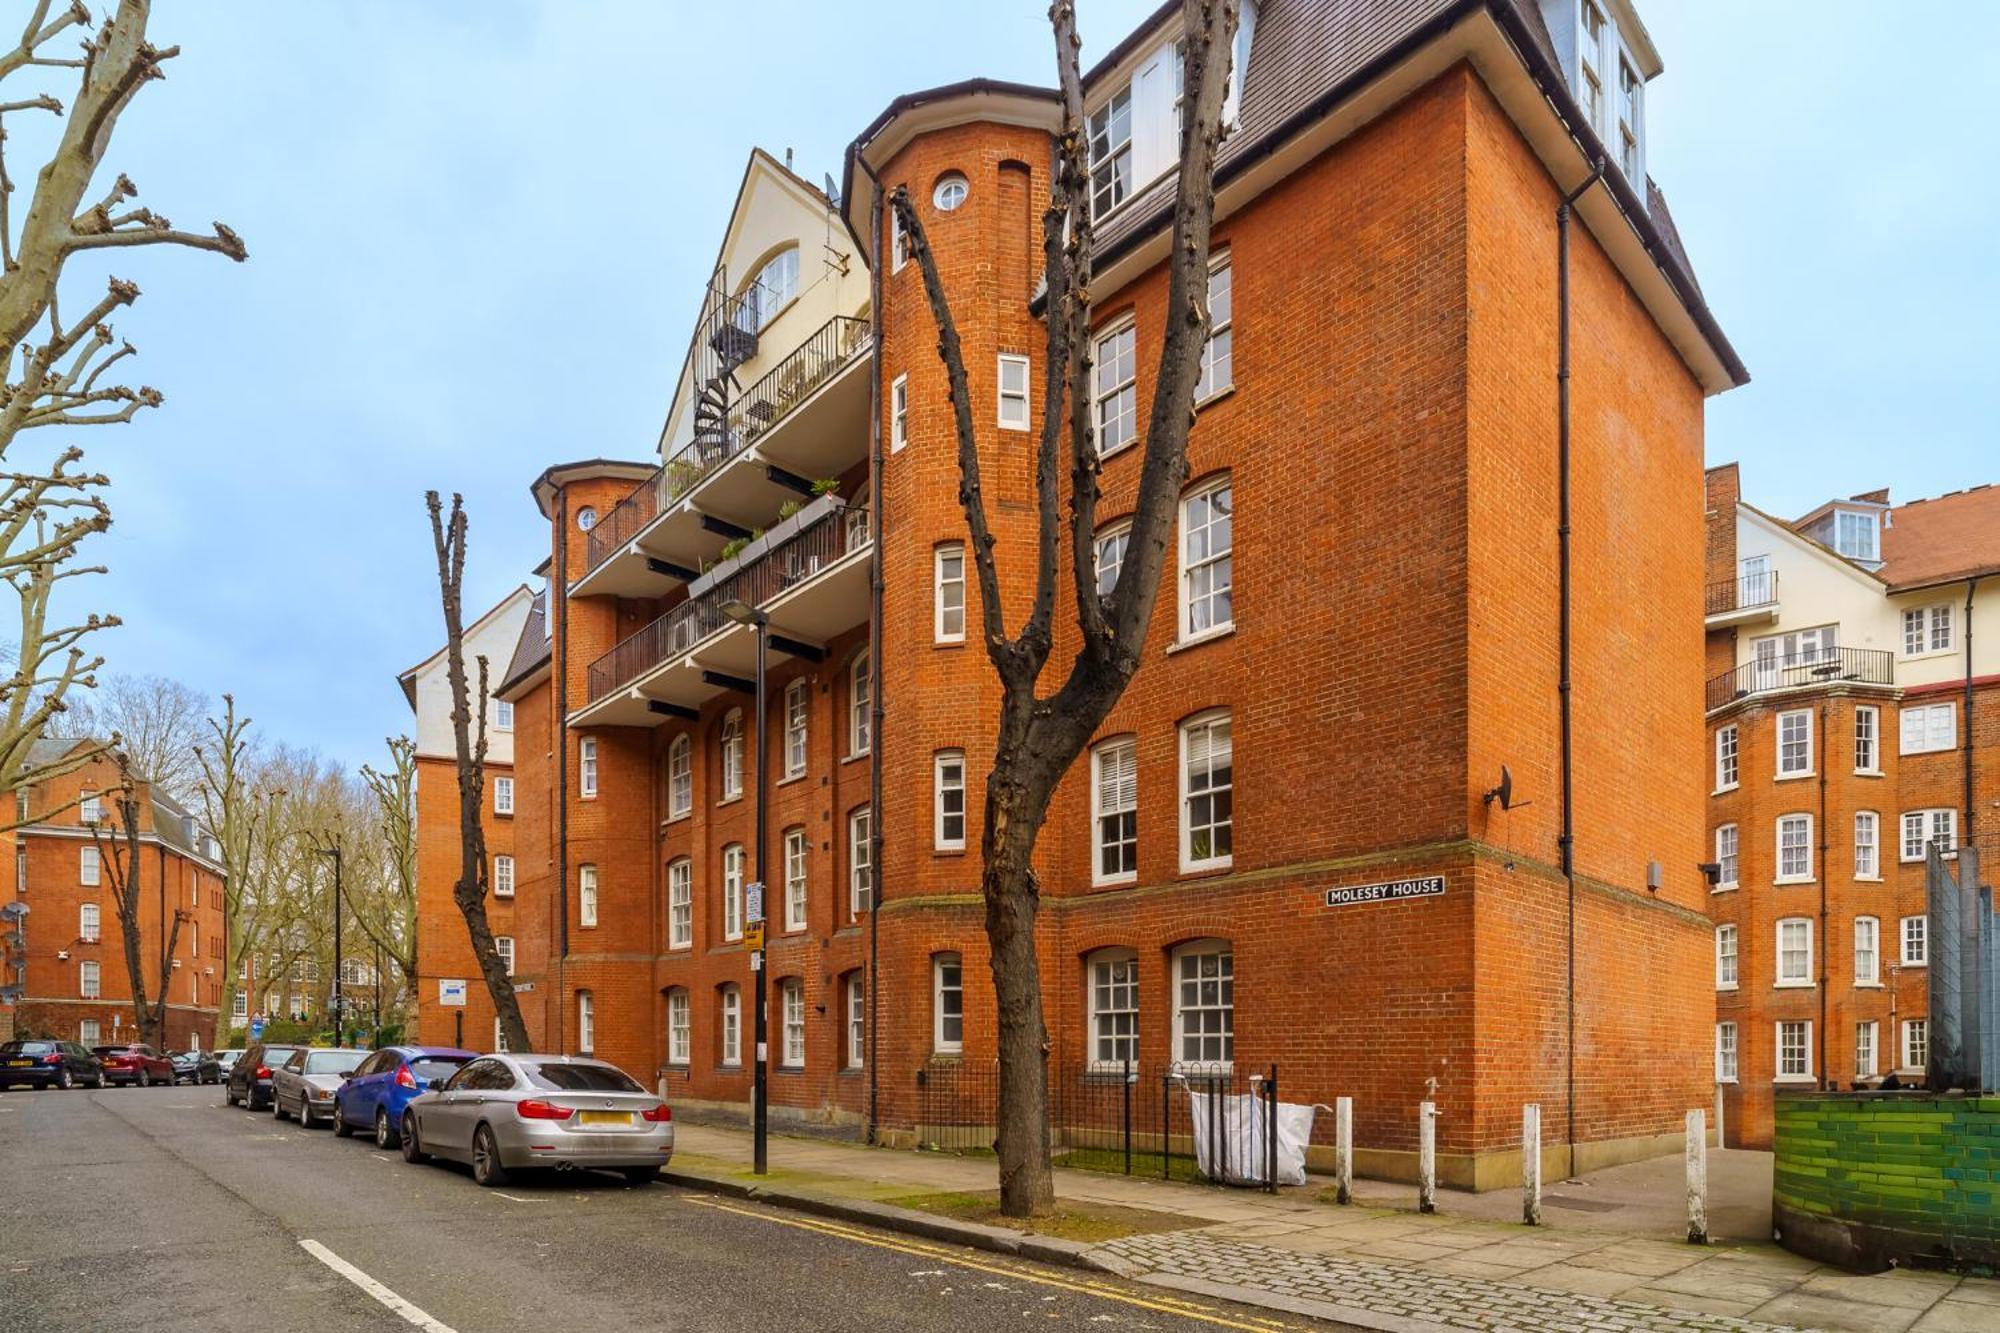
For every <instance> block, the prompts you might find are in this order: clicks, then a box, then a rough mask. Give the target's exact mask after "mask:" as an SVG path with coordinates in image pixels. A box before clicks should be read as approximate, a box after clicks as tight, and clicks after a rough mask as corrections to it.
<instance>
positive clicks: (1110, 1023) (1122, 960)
mask: <svg viewBox="0 0 2000 1333" xmlns="http://www.w3.org/2000/svg"><path fill="white" fill-rule="evenodd" d="M1084 985H1085V988H1086V991H1085V997H1084V998H1085V1000H1086V1002H1087V1003H1088V1004H1089V1006H1090V1063H1091V1065H1092V1066H1093V1067H1104V1068H1110V1067H1114V1066H1119V1065H1123V1064H1126V1063H1128V1062H1136V1061H1137V1060H1138V1058H1139V956H1138V955H1137V954H1135V953H1133V952H1132V951H1131V950H1130V949H1100V950H1098V951H1097V952H1096V953H1094V954H1092V955H1090V957H1089V958H1087V959H1086V960H1084Z"/></svg>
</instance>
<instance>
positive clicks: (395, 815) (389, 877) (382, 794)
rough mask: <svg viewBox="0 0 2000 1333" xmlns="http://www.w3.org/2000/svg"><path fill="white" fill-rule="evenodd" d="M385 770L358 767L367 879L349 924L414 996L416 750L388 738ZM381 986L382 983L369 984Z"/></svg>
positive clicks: (404, 738) (400, 740) (405, 741)
mask: <svg viewBox="0 0 2000 1333" xmlns="http://www.w3.org/2000/svg"><path fill="white" fill-rule="evenodd" d="M388 745H389V766H388V767H387V768H386V769H379V770H378V769H376V768H373V767H371V766H370V765H367V764H363V765H362V766H361V781H362V782H363V783H364V784H365V785H366V787H367V789H368V795H369V798H370V799H371V800H372V803H373V807H372V809H369V810H367V811H365V812H364V820H363V823H362V828H363V829H364V831H365V832H366V834H367V839H368V852H367V861H366V864H367V867H368V871H369V873H368V875H367V876H366V878H365V880H363V886H364V887H362V888H361V889H360V890H359V891H358V892H357V893H356V894H355V907H354V920H355V921H356V922H357V923H358V924H359V925H360V927H361V932H362V934H363V935H365V936H366V937H367V938H368V940H369V942H370V943H372V944H373V945H374V946H375V947H376V948H377V949H379V950H380V951H381V952H382V953H383V954H384V955H386V956H387V957H388V958H389V959H390V960H391V961H393V962H394V963H395V965H396V970H397V971H399V972H401V973H402V977H403V980H402V992H403V994H404V995H406V996H409V997H411V998H412V1000H414V997H415V996H416V993H417V747H416V744H415V742H413V741H411V740H410V738H409V737H408V736H391V737H390V738H389V740H388ZM375 984H376V985H377V986H378V987H379V986H381V985H382V978H380V977H379V976H378V977H377V978H376V979H375Z"/></svg>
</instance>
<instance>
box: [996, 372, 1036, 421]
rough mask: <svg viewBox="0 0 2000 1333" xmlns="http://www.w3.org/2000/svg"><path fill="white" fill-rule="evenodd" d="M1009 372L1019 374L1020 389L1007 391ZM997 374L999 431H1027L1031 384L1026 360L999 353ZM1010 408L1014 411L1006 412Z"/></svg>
mask: <svg viewBox="0 0 2000 1333" xmlns="http://www.w3.org/2000/svg"><path fill="white" fill-rule="evenodd" d="M1009 371H1018V372H1019V373H1020V377H1021V387H1020V388H1019V389H1009V388H1008V387H1007V374H1008V372H1009ZM998 374H999V379H998V380H997V381H996V382H995V383H996V385H997V388H998V398H999V404H998V407H999V414H1000V418H999V425H1000V429H1001V430H1019V431H1024V430H1026V429H1028V386H1029V384H1030V382H1031V381H1030V380H1029V377H1028V375H1029V362H1028V358H1027V357H1025V356H1017V355H1015V354H1013V353H1011V352H1002V353H1000V364H999V369H998ZM1010 406H1011V407H1013V408H1015V409H1016V410H1015V411H1012V412H1010V411H1009V410H1008V409H1009V407H1010Z"/></svg>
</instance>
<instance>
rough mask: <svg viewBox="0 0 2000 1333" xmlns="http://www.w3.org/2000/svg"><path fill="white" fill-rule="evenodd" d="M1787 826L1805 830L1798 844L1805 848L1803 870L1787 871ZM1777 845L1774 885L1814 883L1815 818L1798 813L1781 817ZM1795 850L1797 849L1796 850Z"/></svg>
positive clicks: (1777, 827)
mask: <svg viewBox="0 0 2000 1333" xmlns="http://www.w3.org/2000/svg"><path fill="white" fill-rule="evenodd" d="M1787 825H1791V826H1794V827H1798V828H1802V829H1804V830H1805V833H1804V837H1803V839H1802V840H1801V841H1800V843H1799V844H1798V847H1799V848H1803V849H1804V852H1805V869H1803V870H1787V869H1785V829H1786V826H1787ZM1776 843H1777V861H1776V862H1775V865H1776V868H1777V874H1776V875H1775V876H1773V877H1772V880H1771V882H1772V883H1773V884H1810V883H1812V881H1813V817H1812V816H1811V815H1809V814H1805V813H1801V812H1797V811H1795V812H1793V813H1791V814H1788V815H1779V816H1778V821H1777V826H1776ZM1794 850H1797V849H1796V848H1795V849H1794Z"/></svg>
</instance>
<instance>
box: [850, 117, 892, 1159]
mask: <svg viewBox="0 0 2000 1333" xmlns="http://www.w3.org/2000/svg"><path fill="white" fill-rule="evenodd" d="M854 161H855V165H857V166H859V167H860V168H861V170H862V173H863V174H864V175H866V176H867V177H868V184H869V186H870V188H871V190H872V192H873V193H872V198H871V201H870V203H869V208H868V216H869V232H868V243H869V245H870V246H871V247H872V246H877V245H880V244H881V240H882V178H881V177H879V176H877V175H876V174H875V171H874V168H872V167H870V166H869V165H868V163H867V161H866V160H864V159H863V158H862V157H861V155H860V154H858V153H857V154H855V158H854ZM879 258H880V256H879V255H871V256H870V263H869V265H868V317H869V318H870V319H871V320H873V321H874V323H875V329H874V332H873V334H872V336H873V338H874V340H875V357H874V365H873V367H872V368H871V369H870V370H869V373H868V497H869V501H870V503H871V506H872V507H871V509H870V512H869V515H868V543H869V552H868V669H869V670H870V671H872V672H873V673H874V674H875V680H874V686H875V688H874V689H873V690H872V691H870V693H869V704H868V729H869V737H870V740H871V741H872V742H873V744H872V745H871V747H870V749H871V751H872V753H871V755H870V757H869V760H868V844H869V845H868V873H869V875H870V876H871V877H872V881H871V884H870V887H869V890H868V1030H867V1032H866V1033H865V1034H864V1035H865V1036H866V1039H867V1043H868V1049H867V1053H868V1142H869V1143H871V1144H872V1143H874V1142H875V1141H876V1138H877V1137H878V1133H879V1131H880V1129H881V1124H882V1118H881V1098H882V1047H881V1040H880V1038H879V1036H878V1032H879V1029H878V1028H877V1026H876V1023H877V1019H878V1017H879V1015H880V1014H881V1012H882V1002H881V1001H880V1000H879V999H877V998H876V997H877V994H878V992H879V990H880V987H879V985H878V982H879V979H880V976H881V962H882V930H881V925H880V920H881V916H882V512H883V510H884V509H885V508H886V507H887V504H886V502H885V500H884V497H883V495H882V329H883V327H884V321H883V319H882V265H881V264H880V263H878V262H875V261H876V260H878V259H879Z"/></svg>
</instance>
